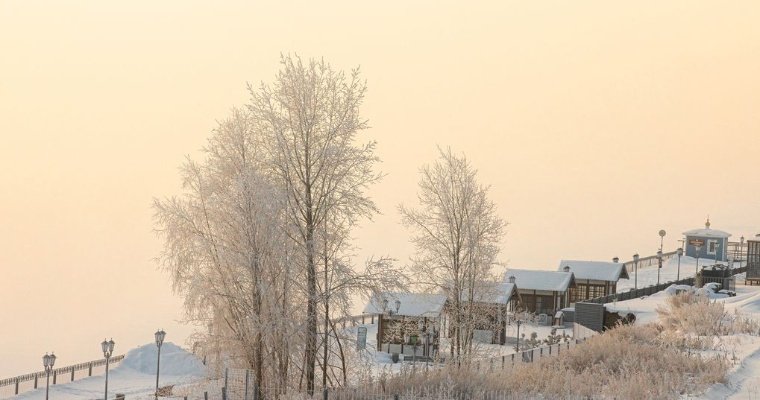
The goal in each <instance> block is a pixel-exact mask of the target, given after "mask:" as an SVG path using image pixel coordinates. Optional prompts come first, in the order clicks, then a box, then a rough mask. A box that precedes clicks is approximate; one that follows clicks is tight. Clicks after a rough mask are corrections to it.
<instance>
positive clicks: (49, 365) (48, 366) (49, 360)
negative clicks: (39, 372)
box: [42, 353, 55, 400]
mask: <svg viewBox="0 0 760 400" xmlns="http://www.w3.org/2000/svg"><path fill="white" fill-rule="evenodd" d="M42 365H44V366H45V375H47V382H46V383H45V400H48V395H49V394H50V372H51V371H53V366H54V365H55V353H53V354H48V353H45V355H44V356H43V357H42Z"/></svg>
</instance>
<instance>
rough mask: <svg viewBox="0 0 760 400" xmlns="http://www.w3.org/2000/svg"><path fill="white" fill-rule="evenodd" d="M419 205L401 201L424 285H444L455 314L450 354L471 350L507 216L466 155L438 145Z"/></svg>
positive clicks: (425, 171)
mask: <svg viewBox="0 0 760 400" xmlns="http://www.w3.org/2000/svg"><path fill="white" fill-rule="evenodd" d="M420 173H421V175H422V177H421V179H420V183H419V193H418V195H417V198H418V200H419V203H420V208H417V209H414V208H408V207H405V206H403V205H401V206H399V212H400V213H401V215H402V219H403V223H404V224H405V225H406V226H407V227H409V228H410V229H411V230H412V231H413V236H412V242H413V243H414V244H415V246H416V248H417V254H416V256H415V257H414V259H413V261H414V263H415V264H416V268H418V269H421V270H423V271H425V274H422V276H424V277H426V278H425V281H423V282H422V284H423V285H426V286H428V287H433V288H435V287H437V288H441V289H443V290H445V291H446V292H447V293H448V296H449V303H450V305H451V310H452V313H453V321H452V326H453V338H452V339H453V340H452V341H451V353H452V354H453V355H455V356H456V357H457V358H459V356H461V355H463V354H465V355H466V354H469V352H470V351H471V349H472V335H473V329H474V324H475V322H476V320H475V316H474V315H475V312H474V309H473V307H474V304H475V300H476V298H477V296H476V292H477V291H478V290H479V287H484V286H483V285H479V283H482V282H483V281H488V280H491V279H492V274H491V271H492V267H493V265H494V264H495V263H496V257H497V255H498V253H499V241H500V240H501V238H502V236H503V231H504V226H505V223H504V221H503V220H502V219H501V218H499V216H498V215H497V213H496V205H495V204H494V203H493V202H492V201H490V200H489V199H488V196H487V195H488V188H487V187H485V186H482V185H480V184H479V183H478V182H477V176H476V175H477V172H476V170H475V169H474V168H473V167H472V166H471V165H470V163H469V162H468V161H467V159H466V158H465V157H464V156H461V157H457V156H456V155H454V154H453V153H452V152H451V150H450V149H447V150H446V151H444V150H442V149H439V159H438V160H437V161H436V162H435V163H433V164H432V165H426V166H424V167H423V168H422V169H421V171H420Z"/></svg>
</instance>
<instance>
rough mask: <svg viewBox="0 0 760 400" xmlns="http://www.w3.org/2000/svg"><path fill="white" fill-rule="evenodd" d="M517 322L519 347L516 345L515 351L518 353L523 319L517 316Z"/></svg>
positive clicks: (518, 344)
mask: <svg viewBox="0 0 760 400" xmlns="http://www.w3.org/2000/svg"><path fill="white" fill-rule="evenodd" d="M515 323H517V347H515V351H517V352H518V353H519V352H520V325H522V323H523V322H522V320H521V319H520V318H519V317H517V316H515Z"/></svg>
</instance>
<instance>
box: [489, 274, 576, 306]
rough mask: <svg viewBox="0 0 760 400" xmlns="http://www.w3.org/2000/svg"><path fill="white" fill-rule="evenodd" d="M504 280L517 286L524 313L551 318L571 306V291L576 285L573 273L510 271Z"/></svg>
mask: <svg viewBox="0 0 760 400" xmlns="http://www.w3.org/2000/svg"><path fill="white" fill-rule="evenodd" d="M504 280H505V282H507V283H514V284H515V285H517V293H518V294H519V295H520V300H521V306H522V307H521V308H522V309H523V310H524V311H527V312H531V313H535V314H546V315H548V316H550V317H552V316H554V314H556V312H557V311H559V310H561V309H563V308H565V307H567V306H568V305H569V304H570V301H569V300H570V298H569V290H570V289H571V288H574V287H575V285H576V284H575V278H574V275H573V273H572V272H565V271H546V270H543V271H542V270H531V269H508V270H507V272H506V273H505V274H504Z"/></svg>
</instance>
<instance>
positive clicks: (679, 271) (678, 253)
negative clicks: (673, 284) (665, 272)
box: [676, 247, 683, 281]
mask: <svg viewBox="0 0 760 400" xmlns="http://www.w3.org/2000/svg"><path fill="white" fill-rule="evenodd" d="M676 254H677V255H678V272H677V273H676V280H677V281H678V280H681V256H682V255H683V249H682V248H681V247H679V248H678V250H676Z"/></svg>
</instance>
